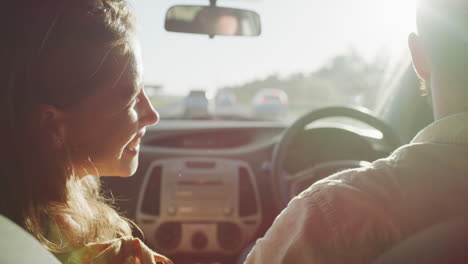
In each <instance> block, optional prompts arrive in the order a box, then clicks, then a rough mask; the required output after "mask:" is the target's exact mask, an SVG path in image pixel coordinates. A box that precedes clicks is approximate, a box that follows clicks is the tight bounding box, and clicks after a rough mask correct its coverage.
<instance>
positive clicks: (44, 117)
mask: <svg viewBox="0 0 468 264" xmlns="http://www.w3.org/2000/svg"><path fill="white" fill-rule="evenodd" d="M38 110H39V112H38V114H39V116H38V119H39V120H38V121H39V122H38V125H39V128H40V131H42V133H43V135H44V139H45V140H46V142H45V143H47V144H48V145H50V146H52V147H53V149H62V148H63V145H64V139H65V133H64V132H65V122H64V115H65V114H64V113H63V111H62V110H60V109H58V108H57V107H55V106H52V105H46V104H44V105H40V106H39V109H38Z"/></svg>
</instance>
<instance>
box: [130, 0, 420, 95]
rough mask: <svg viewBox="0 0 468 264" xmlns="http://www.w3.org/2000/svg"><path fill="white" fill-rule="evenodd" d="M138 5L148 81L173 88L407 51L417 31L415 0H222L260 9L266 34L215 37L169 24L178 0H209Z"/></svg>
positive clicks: (136, 0)
mask: <svg viewBox="0 0 468 264" xmlns="http://www.w3.org/2000/svg"><path fill="white" fill-rule="evenodd" d="M130 3H131V5H132V7H133V9H134V10H135V12H136V15H137V19H138V27H139V32H138V35H139V39H140V42H141V46H142V52H143V62H144V67H145V82H146V83H148V84H156V85H162V87H163V92H164V93H167V94H178V95H183V94H186V93H188V91H189V90H191V89H205V90H207V91H214V90H216V89H217V88H219V87H222V86H226V85H239V84H243V83H245V82H246V81H250V80H255V79H262V78H265V77H267V76H268V75H270V74H274V73H276V74H279V75H280V76H288V75H289V74H292V73H297V72H303V73H309V72H312V71H314V70H316V69H317V68H319V67H320V66H322V65H323V64H324V63H326V62H327V60H329V59H330V58H331V57H333V56H335V55H338V54H342V53H345V52H347V51H349V50H350V49H351V48H353V49H355V50H357V51H358V52H359V53H360V54H362V55H363V56H364V57H366V58H367V59H368V60H372V59H374V58H375V57H376V56H379V54H382V53H385V54H387V55H389V56H390V57H391V58H395V59H396V58H398V57H401V56H402V54H403V56H408V52H407V48H406V40H407V36H408V34H409V33H410V32H412V31H414V30H415V3H414V0H325V1H323V0H218V5H219V6H228V7H239V8H246V9H250V10H254V11H256V12H258V13H259V15H260V17H261V22H262V35H261V36H260V37H215V38H214V39H209V38H208V36H199V35H192V34H181V33H171V32H166V31H165V30H164V18H165V13H166V11H167V10H168V8H170V7H171V6H173V5H176V4H202V5H207V4H208V3H209V1H208V0H203V1H202V0H191V1H188V0H130Z"/></svg>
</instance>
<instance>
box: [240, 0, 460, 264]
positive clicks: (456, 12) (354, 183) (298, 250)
mask: <svg viewBox="0 0 468 264" xmlns="http://www.w3.org/2000/svg"><path fill="white" fill-rule="evenodd" d="M395 19H398V18H397V17H396V18H395ZM417 23H418V34H411V35H410V37H409V46H410V50H411V54H412V57H413V65H414V68H415V70H416V71H417V73H418V75H419V76H420V78H421V80H422V82H423V84H424V85H425V87H426V89H427V90H428V91H430V92H431V94H432V103H433V104H432V105H433V110H434V116H435V119H436V121H435V122H434V123H433V124H431V125H430V126H428V127H427V128H425V129H424V130H423V131H421V132H420V133H419V134H418V135H417V136H416V137H415V138H414V139H413V141H412V142H411V143H410V144H409V145H406V146H403V147H401V148H399V149H398V150H396V151H395V152H394V153H393V154H392V155H391V156H390V157H388V158H386V159H382V160H378V161H376V162H374V163H373V164H372V165H371V166H370V167H367V168H362V169H355V170H350V171H345V172H342V173H339V174H337V175H334V176H332V177H330V178H327V179H325V180H322V181H320V182H318V183H316V184H314V185H313V186H311V187H310V188H309V189H308V190H306V191H304V192H303V193H302V194H300V195H299V196H298V197H296V198H295V199H293V200H292V201H291V202H290V204H289V205H288V207H287V208H286V209H285V210H284V211H283V212H282V213H281V214H280V215H279V216H278V218H277V219H276V220H275V222H274V223H273V226H272V227H271V228H270V230H269V231H268V232H267V233H266V235H265V237H264V238H262V239H260V240H258V241H257V243H256V246H255V247H254V249H253V251H252V252H251V253H250V255H249V256H248V258H247V263H248V264H251V263H288V264H289V263H312V264H313V263H348V264H349V263H371V262H372V261H373V260H375V259H376V258H377V257H378V256H379V255H381V254H383V253H384V252H385V251H387V250H388V249H390V248H391V247H392V246H395V245H396V244H397V243H398V242H399V241H401V240H403V239H405V238H408V237H410V236H412V235H413V234H416V233H417V232H419V231H421V230H424V229H426V228H428V227H430V226H432V225H434V224H437V223H441V222H444V221H447V220H451V219H453V218H456V217H459V216H462V215H464V214H466V213H468V206H467V204H468V73H467V72H466V71H467V69H468V0H421V1H420V4H419V7H418V18H417Z"/></svg>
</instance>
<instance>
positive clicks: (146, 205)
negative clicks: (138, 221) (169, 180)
mask: <svg viewBox="0 0 468 264" xmlns="http://www.w3.org/2000/svg"><path fill="white" fill-rule="evenodd" d="M161 176H162V168H161V166H157V167H154V168H153V171H152V172H151V176H150V179H149V181H148V185H147V186H146V190H145V196H144V198H143V204H142V206H141V211H142V212H143V213H145V214H149V215H154V216H158V215H159V213H160V202H161Z"/></svg>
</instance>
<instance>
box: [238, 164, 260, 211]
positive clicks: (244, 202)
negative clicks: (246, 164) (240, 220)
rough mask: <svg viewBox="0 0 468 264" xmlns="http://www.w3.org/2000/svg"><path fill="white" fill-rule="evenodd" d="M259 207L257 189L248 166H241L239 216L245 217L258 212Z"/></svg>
mask: <svg viewBox="0 0 468 264" xmlns="http://www.w3.org/2000/svg"><path fill="white" fill-rule="evenodd" d="M257 211H258V208H257V203H256V199H255V191H254V187H253V184H252V181H251V179H250V175H249V172H248V171H247V169H246V168H243V167H241V168H239V216H240V217H245V216H250V215H255V214H257Z"/></svg>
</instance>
